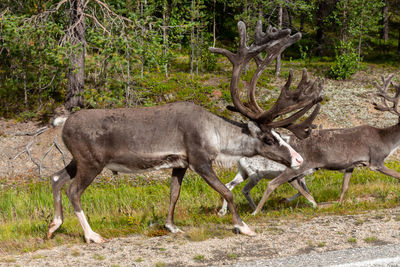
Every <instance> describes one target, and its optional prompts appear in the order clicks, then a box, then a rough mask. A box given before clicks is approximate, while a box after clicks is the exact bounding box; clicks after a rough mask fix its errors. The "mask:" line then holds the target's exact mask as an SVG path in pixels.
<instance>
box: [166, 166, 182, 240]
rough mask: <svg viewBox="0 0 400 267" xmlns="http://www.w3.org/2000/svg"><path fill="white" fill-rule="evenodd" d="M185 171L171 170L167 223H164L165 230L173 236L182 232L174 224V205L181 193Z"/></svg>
mask: <svg viewBox="0 0 400 267" xmlns="http://www.w3.org/2000/svg"><path fill="white" fill-rule="evenodd" d="M186 170H187V169H186V168H182V169H180V168H175V169H173V170H172V176H171V193H170V204H169V209H168V215H167V221H166V222H165V228H167V229H168V230H169V231H170V232H171V233H173V234H175V233H182V232H183V231H182V230H180V229H179V228H178V227H177V226H176V225H175V223H174V213H175V205H176V202H177V201H178V198H179V195H180V192H181V185H182V180H183V177H184V176H185V173H186Z"/></svg>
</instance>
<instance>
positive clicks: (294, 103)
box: [257, 69, 324, 127]
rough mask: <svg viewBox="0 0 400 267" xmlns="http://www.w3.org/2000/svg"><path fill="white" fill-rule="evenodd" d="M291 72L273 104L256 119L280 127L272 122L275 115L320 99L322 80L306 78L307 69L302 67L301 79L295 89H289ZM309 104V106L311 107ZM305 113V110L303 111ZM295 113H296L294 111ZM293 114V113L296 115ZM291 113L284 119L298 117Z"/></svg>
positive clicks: (300, 107)
mask: <svg viewBox="0 0 400 267" xmlns="http://www.w3.org/2000/svg"><path fill="white" fill-rule="evenodd" d="M291 80H292V74H291V72H289V78H288V81H287V83H286V84H285V86H283V88H282V90H281V94H280V95H279V97H278V99H277V101H276V102H275V105H274V106H273V107H272V108H270V109H269V110H267V111H265V112H263V113H262V114H260V116H259V117H258V119H257V121H258V122H259V123H260V124H265V125H266V126H272V127H281V123H279V122H275V123H274V122H273V120H274V119H276V118H277V117H279V116H281V115H284V114H287V113H290V112H292V111H294V110H298V109H302V108H304V107H306V106H308V105H310V104H313V105H314V104H316V103H318V102H320V101H321V100H322V92H323V85H324V80H321V81H320V80H319V79H317V80H315V81H311V80H310V81H309V80H308V78H307V71H306V70H305V69H303V75H302V79H301V81H300V83H299V85H298V86H297V88H296V90H294V91H290V84H291ZM311 107H312V106H310V107H309V108H311ZM304 113H305V112H304ZM296 114H297V113H296ZM296 114H295V115H296ZM295 115H292V116H290V117H289V118H287V119H285V120H292V121H294V120H296V119H298V118H299V117H298V116H295ZM277 125H279V126H277Z"/></svg>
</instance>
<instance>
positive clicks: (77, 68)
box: [65, 0, 86, 111]
mask: <svg viewBox="0 0 400 267" xmlns="http://www.w3.org/2000/svg"><path fill="white" fill-rule="evenodd" d="M69 2H70V27H72V29H71V32H70V33H68V34H70V36H69V39H70V42H71V44H72V45H73V46H77V48H75V49H74V50H73V51H72V53H71V55H70V67H69V70H68V81H67V94H66V99H65V108H66V109H67V110H69V111H71V110H72V109H73V108H76V107H83V96H82V93H83V90H84V80H85V52H86V51H85V50H86V38H85V17H84V11H83V0H69Z"/></svg>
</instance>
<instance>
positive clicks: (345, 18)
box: [340, 0, 349, 43]
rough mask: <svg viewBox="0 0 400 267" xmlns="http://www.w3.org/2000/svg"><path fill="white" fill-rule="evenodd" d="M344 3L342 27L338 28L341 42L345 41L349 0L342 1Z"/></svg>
mask: <svg viewBox="0 0 400 267" xmlns="http://www.w3.org/2000/svg"><path fill="white" fill-rule="evenodd" d="M344 3H345V5H344V7H343V13H342V27H341V29H340V36H341V40H342V42H343V43H345V42H347V34H348V29H347V21H348V12H347V9H348V7H349V1H348V0H347V1H345V2H344Z"/></svg>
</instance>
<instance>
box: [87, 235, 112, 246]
mask: <svg viewBox="0 0 400 267" xmlns="http://www.w3.org/2000/svg"><path fill="white" fill-rule="evenodd" d="M85 241H86V243H88V244H90V242H93V243H96V244H101V243H104V242H106V241H107V239H105V238H103V237H102V236H101V235H99V234H98V233H95V232H92V233H90V234H89V235H88V236H85Z"/></svg>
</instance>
